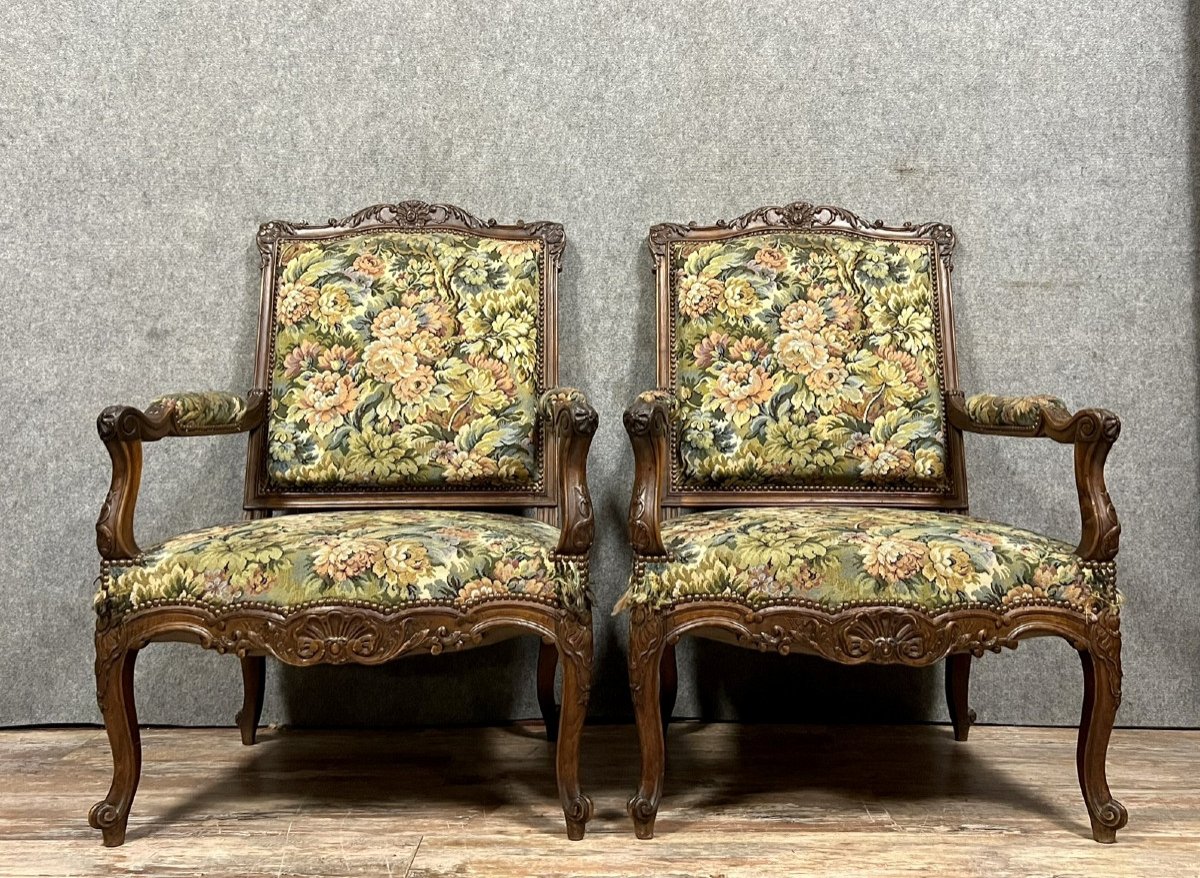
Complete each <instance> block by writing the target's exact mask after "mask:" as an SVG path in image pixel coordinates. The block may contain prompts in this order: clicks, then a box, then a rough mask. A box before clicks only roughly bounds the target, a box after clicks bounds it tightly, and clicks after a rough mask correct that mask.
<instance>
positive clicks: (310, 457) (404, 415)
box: [267, 231, 542, 490]
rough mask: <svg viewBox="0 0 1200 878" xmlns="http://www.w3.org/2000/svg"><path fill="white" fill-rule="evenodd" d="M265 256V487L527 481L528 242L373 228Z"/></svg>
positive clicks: (535, 252) (535, 316) (530, 459)
mask: <svg viewBox="0 0 1200 878" xmlns="http://www.w3.org/2000/svg"><path fill="white" fill-rule="evenodd" d="M279 246H280V257H279V264H280V267H279V271H278V276H277V279H276V296H275V308H274V333H275V339H274V352H273V353H274V358H273V361H272V373H271V403H270V405H271V411H270V423H269V436H268V451H267V468H268V476H269V478H270V480H271V482H272V483H273V484H274V485H275V486H277V487H282V488H284V489H286V488H289V487H290V488H309V489H311V488H321V487H328V486H360V485H370V486H375V487H386V488H391V489H396V490H403V489H404V488H407V487H440V488H444V489H445V488H462V489H479V488H505V489H516V490H519V489H525V488H533V487H536V486H537V485H538V483H539V479H540V476H541V474H540V453H539V449H540V442H539V441H538V437H537V434H536V408H537V400H538V392H539V380H540V375H539V368H540V362H541V361H540V358H539V354H538V345H539V337H538V333H539V326H540V320H541V314H540V309H541V302H540V298H541V291H542V286H541V285H542V280H541V267H540V266H541V250H542V244H541V242H540V241H537V240H528V241H505V240H499V239H493V238H487V237H479V236H474V235H469V234H463V233H451V232H441V231H429V232H425V231H421V232H415V231H377V232H371V233H365V234H358V235H351V236H345V237H339V238H336V239H333V240H329V241H308V242H302V241H284V242H281V243H280V245H279Z"/></svg>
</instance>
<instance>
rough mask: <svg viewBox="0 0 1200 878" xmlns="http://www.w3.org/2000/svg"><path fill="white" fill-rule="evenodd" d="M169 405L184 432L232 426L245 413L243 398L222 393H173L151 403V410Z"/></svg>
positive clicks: (216, 391) (220, 391) (217, 391)
mask: <svg viewBox="0 0 1200 878" xmlns="http://www.w3.org/2000/svg"><path fill="white" fill-rule="evenodd" d="M168 406H169V407H170V408H171V409H172V411H173V412H174V416H175V425H176V426H177V427H179V428H180V429H183V430H200V429H215V428H219V427H234V426H236V425H237V423H238V421H240V420H241V419H242V415H244V414H245V413H246V400H245V399H243V398H242V397H240V396H238V395H237V394H234V393H226V392H225V391H222V390H206V391H201V392H199V393H173V394H171V395H169V396H160V397H159V398H158V399H156V400H154V402H152V403H151V404H150V407H151V408H154V407H159V408H167V407H168Z"/></svg>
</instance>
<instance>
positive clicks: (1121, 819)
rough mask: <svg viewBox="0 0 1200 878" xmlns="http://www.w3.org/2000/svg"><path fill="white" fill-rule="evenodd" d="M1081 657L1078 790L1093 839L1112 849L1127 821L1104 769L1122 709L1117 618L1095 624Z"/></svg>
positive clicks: (1119, 639)
mask: <svg viewBox="0 0 1200 878" xmlns="http://www.w3.org/2000/svg"><path fill="white" fill-rule="evenodd" d="M1079 656H1080V659H1081V660H1082V662H1083V716H1082V718H1081V719H1080V721H1079V746H1078V748H1077V749H1076V765H1077V767H1078V769H1079V787H1080V789H1081V790H1082V791H1083V800H1084V802H1085V803H1086V804H1087V809H1088V815H1089V816H1090V817H1091V820H1092V838H1094V839H1095V840H1096V841H1098V842H1100V843H1102V844H1112V843H1113V842H1115V841H1116V840H1117V830H1118V829H1120V828H1121V827H1123V826H1124V825H1125V824H1126V822H1127V821H1128V820H1129V814H1128V812H1127V811H1126V810H1125V806H1124V805H1122V804H1121V803H1120V802H1118V801H1117V800H1116V799H1114V798H1113V796H1112V793H1111V792H1109V789H1108V776H1107V772H1106V770H1105V764H1104V763H1105V759H1106V758H1107V756H1108V741H1109V738H1110V737H1111V736H1112V729H1113V722H1114V721H1115V720H1116V715H1117V707H1118V706H1119V705H1120V704H1121V635H1120V631H1119V629H1118V628H1117V621H1116V617H1115V616H1107V615H1106V616H1102V617H1101V619H1100V621H1099V622H1097V623H1095V624H1094V625H1093V631H1092V636H1091V643H1090V646H1089V648H1088V649H1086V650H1081V651H1080V653H1079Z"/></svg>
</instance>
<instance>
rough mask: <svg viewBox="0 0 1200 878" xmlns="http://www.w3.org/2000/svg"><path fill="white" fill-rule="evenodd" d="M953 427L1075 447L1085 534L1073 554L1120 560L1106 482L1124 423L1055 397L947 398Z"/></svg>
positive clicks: (1117, 529)
mask: <svg viewBox="0 0 1200 878" xmlns="http://www.w3.org/2000/svg"><path fill="white" fill-rule="evenodd" d="M946 402H947V416H948V417H949V420H950V424H951V426H954V427H957V428H958V429H960V430H964V431H967V432H970V433H990V434H993V435H999V436H1025V437H1044V438H1047V439H1052V440H1054V441H1055V442H1059V443H1062V444H1064V445H1073V446H1074V449H1075V490H1076V492H1077V493H1078V495H1079V515H1080V519H1081V520H1082V525H1083V530H1082V534H1081V536H1080V539H1079V545H1078V546H1077V547H1076V549H1075V553H1076V554H1077V555H1079V556H1080V557H1081V558H1083V559H1085V560H1088V561H1112V560H1113V559H1114V558H1116V556H1117V548H1118V545H1119V542H1120V536H1121V524H1120V522H1119V521H1118V520H1117V511H1116V509H1115V508H1114V506H1113V502H1112V498H1110V497H1109V496H1108V489H1107V488H1106V486H1105V484H1104V463H1105V461H1106V460H1107V459H1108V452H1109V449H1111V448H1112V446H1113V443H1114V442H1116V441H1117V437H1118V436H1120V435H1121V419H1120V418H1118V417H1117V416H1116V415H1115V414H1113V413H1112V412H1110V411H1108V410H1107V409H1099V408H1088V409H1080V410H1079V411H1077V412H1075V413H1074V414H1072V413H1071V411H1070V410H1069V409H1068V408H1067V407H1066V406H1065V405H1063V403H1062V402H1061V401H1060V400H1058V399H1056V398H1055V397H1046V396H1034V397H993V396H986V395H979V396H973V397H971V398H970V399H967V400H964V399H963V395H962V394H961V393H957V392H956V393H950V394H947V398H946Z"/></svg>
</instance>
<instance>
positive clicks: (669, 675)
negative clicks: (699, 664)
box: [658, 643, 679, 735]
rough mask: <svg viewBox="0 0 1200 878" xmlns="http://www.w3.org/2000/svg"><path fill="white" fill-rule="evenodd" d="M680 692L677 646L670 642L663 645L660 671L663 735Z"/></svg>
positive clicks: (659, 698) (659, 693)
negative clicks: (676, 661) (676, 656)
mask: <svg viewBox="0 0 1200 878" xmlns="http://www.w3.org/2000/svg"><path fill="white" fill-rule="evenodd" d="M678 694H679V668H678V666H677V665H676V663H675V647H674V646H673V645H672V644H670V643H668V644H667V645H666V646H665V647H663V655H662V669H661V672H660V673H659V690H658V702H659V705H660V707H661V709H662V725H663V735H666V733H667V726H669V725H670V724H671V714H672V713H673V712H674V711H675V697H676V696H677V695H678Z"/></svg>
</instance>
